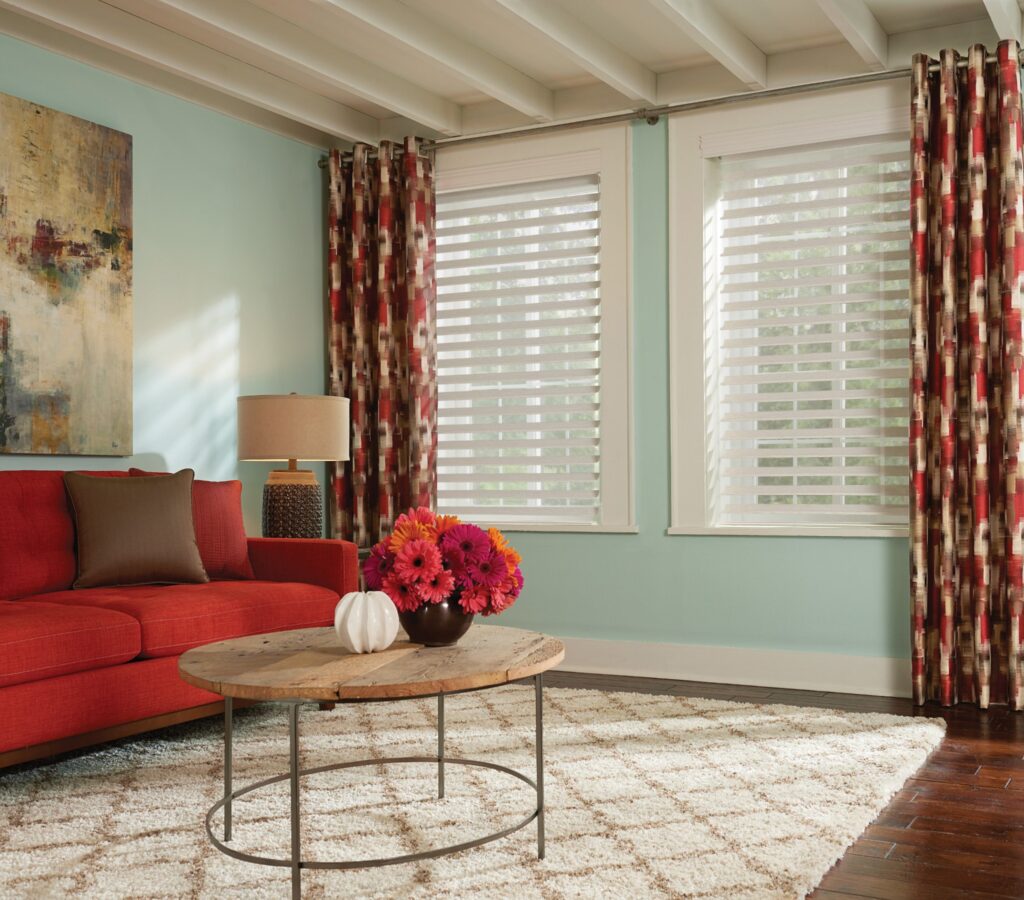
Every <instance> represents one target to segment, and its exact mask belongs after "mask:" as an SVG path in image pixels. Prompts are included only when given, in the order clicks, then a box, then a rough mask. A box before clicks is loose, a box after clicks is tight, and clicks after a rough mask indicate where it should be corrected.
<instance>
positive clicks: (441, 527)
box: [434, 516, 462, 537]
mask: <svg viewBox="0 0 1024 900" xmlns="http://www.w3.org/2000/svg"><path fill="white" fill-rule="evenodd" d="M461 524H462V519H460V518H459V517H458V516H437V518H435V519H434V530H435V531H436V532H437V536H438V537H441V535H442V534H444V533H445V532H446V531H451V530H452V529H453V528H454V527H455V526H456V525H461Z"/></svg>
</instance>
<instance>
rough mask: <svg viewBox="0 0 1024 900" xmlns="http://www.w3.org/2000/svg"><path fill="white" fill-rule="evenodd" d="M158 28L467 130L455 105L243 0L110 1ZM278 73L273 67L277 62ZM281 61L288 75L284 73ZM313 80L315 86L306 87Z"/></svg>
mask: <svg viewBox="0 0 1024 900" xmlns="http://www.w3.org/2000/svg"><path fill="white" fill-rule="evenodd" d="M106 2H108V3H111V4H112V5H114V6H118V7H120V8H121V9H124V10H125V11H127V12H130V13H133V14H134V15H137V16H139V17H141V18H143V19H148V20H150V21H152V22H154V23H155V24H157V25H162V26H164V27H166V28H168V29H171V30H173V31H177V32H178V33H180V34H183V35H184V36H185V37H187V38H191V39H193V40H196V41H199V42H201V43H206V42H207V41H209V42H210V43H211V44H212V45H213V46H214V47H216V48H218V49H220V48H223V51H224V52H226V53H227V54H228V55H234V54H232V52H231V51H232V47H238V48H240V49H239V51H238V52H239V54H245V60H244V61H246V62H248V63H250V64H252V65H255V66H257V67H259V68H266V69H270V70H271V71H276V72H277V73H278V74H280V75H283V76H284V77H286V78H287V77H288V75H289V72H288V71H287V70H288V69H292V70H298V72H300V73H301V75H302V76H305V79H304V80H306V83H307V86H309V87H310V88H312V89H313V90H314V91H315V90H316V87H317V85H327V86H328V87H332V88H334V89H340V90H341V91H344V92H346V93H348V94H355V95H356V96H358V97H361V98H362V99H364V100H368V101H369V102H371V103H375V104H377V105H378V106H382V107H384V109H386V110H389V111H390V112H391V113H393V114H395V115H398V116H404V117H405V118H408V119H411V120H413V121H414V122H417V123H419V124H421V125H424V126H426V127H428V128H431V129H434V130H435V131H439V132H440V133H441V134H445V135H457V134H460V133H461V132H462V111H461V109H460V108H459V106H458V104H456V103H453V102H452V101H450V100H447V99H445V98H444V97H440V96H438V95H437V94H434V93H432V92H430V91H428V90H426V89H424V88H423V87H421V86H420V85H418V84H413V83H412V82H410V81H407V80H406V79H404V78H401V77H399V76H397V75H395V74H394V73H392V72H389V71H387V70H386V69H383V68H381V67H380V66H377V65H374V64H373V63H371V62H367V61H366V60H364V59H362V58H361V57H358V56H355V55H352V54H345V53H339V52H338V48H337V47H335V46H334V45H332V44H330V43H329V42H328V41H326V40H324V39H323V38H321V37H319V36H318V35H316V34H311V33H310V32H308V31H305V30H303V29H302V28H300V27H298V26H297V25H294V24H292V23H291V22H288V21H285V20H284V19H281V18H278V17H277V16H275V15H273V14H271V13H269V12H266V11H265V10H263V9H260V8H258V7H256V6H253V5H252V4H250V3H244V2H240V0H106ZM275 63H277V65H278V68H277V69H275V67H274V64H275ZM282 63H283V64H284V66H285V71H281V70H280V65H281V64H282ZM308 79H312V81H313V84H309V82H308Z"/></svg>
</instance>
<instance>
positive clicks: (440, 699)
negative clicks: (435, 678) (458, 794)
mask: <svg viewBox="0 0 1024 900" xmlns="http://www.w3.org/2000/svg"><path fill="white" fill-rule="evenodd" d="M437 799H438V800H443V799H444V694H438V695H437Z"/></svg>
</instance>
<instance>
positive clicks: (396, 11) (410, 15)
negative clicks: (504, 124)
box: [326, 0, 555, 122]
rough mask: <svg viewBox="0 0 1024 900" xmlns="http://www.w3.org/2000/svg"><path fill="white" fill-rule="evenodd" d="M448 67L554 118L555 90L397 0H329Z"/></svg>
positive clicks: (512, 102)
mask: <svg viewBox="0 0 1024 900" xmlns="http://www.w3.org/2000/svg"><path fill="white" fill-rule="evenodd" d="M326 2H327V3H328V4H329V5H331V6H333V7H335V8H337V9H339V10H341V11H342V12H345V13H347V14H348V15H350V16H352V17H354V18H356V19H360V20H361V21H363V22H365V23H366V24H367V25H370V26H371V27H373V28H376V29H377V30H378V31H381V32H383V33H384V34H386V35H388V36H389V37H391V38H394V39H395V40H396V41H400V42H401V43H403V44H405V45H406V46H408V47H411V48H413V49H414V50H416V51H417V52H419V53H422V54H423V55H424V56H428V57H430V58H431V59H433V60H434V61H436V62H438V63H440V64H441V65H443V66H444V67H445V68H447V69H449V70H450V71H451V72H453V73H454V74H455V75H457V76H458V77H459V78H461V79H462V80H463V81H466V82H468V83H469V84H471V85H472V86H473V87H474V88H476V89H477V90H479V91H481V92H483V93H485V94H487V95H488V96H489V97H493V98H494V99H495V100H500V101H501V102H502V103H504V104H506V105H507V106H510V107H512V109H517V110H519V112H521V113H525V114H526V115H528V116H529V117H530V118H532V119H534V120H535V121H537V122H550V121H551V120H552V119H553V118H554V117H555V98H554V94H553V93H552V91H550V90H549V89H548V88H546V87H545V86H544V85H542V84H541V83H540V82H538V81H534V80H533V79H532V78H530V77H529V76H527V75H524V74H523V73H522V72H520V71H519V70H518V69H515V68H513V67H512V66H510V65H508V63H505V62H503V61H502V60H500V59H498V58H497V57H494V56H492V55H491V54H489V53H487V52H486V51H484V50H481V49H480V48H479V47H477V46H476V45H474V44H471V43H469V42H468V41H464V40H462V38H460V37H458V36H456V35H454V34H452V33H451V32H450V31H449V30H448V29H447V28H445V27H444V26H442V25H440V24H438V23H437V22H436V21H434V20H433V19H430V18H427V17H426V16H424V15H422V14H421V13H419V12H417V11H416V10H415V9H412V8H411V7H409V6H406V5H405V4H403V3H399V2H397V0H326Z"/></svg>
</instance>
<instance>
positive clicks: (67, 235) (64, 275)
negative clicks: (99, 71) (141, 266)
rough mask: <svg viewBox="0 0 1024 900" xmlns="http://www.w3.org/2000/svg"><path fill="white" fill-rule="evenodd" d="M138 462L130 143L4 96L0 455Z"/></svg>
mask: <svg viewBox="0 0 1024 900" xmlns="http://www.w3.org/2000/svg"><path fill="white" fill-rule="evenodd" d="M131 452H132V139H131V136H130V135H127V134H122V133H121V132H119V131H114V130H113V129H110V128H105V127H103V126H101V125H96V124H94V123H92V122H87V121H85V120H83V119H78V118H75V117H74V116H69V115H66V114H65V113H61V112H57V111H56V110H53V109H47V108H46V107H44V106H38V105H37V104H34V103H28V102H26V101H24V100H20V99H18V98H16V97H10V96H8V95H6V94H0V453H36V454H71V455H87V456H127V455H129V454H130V453H131Z"/></svg>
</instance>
